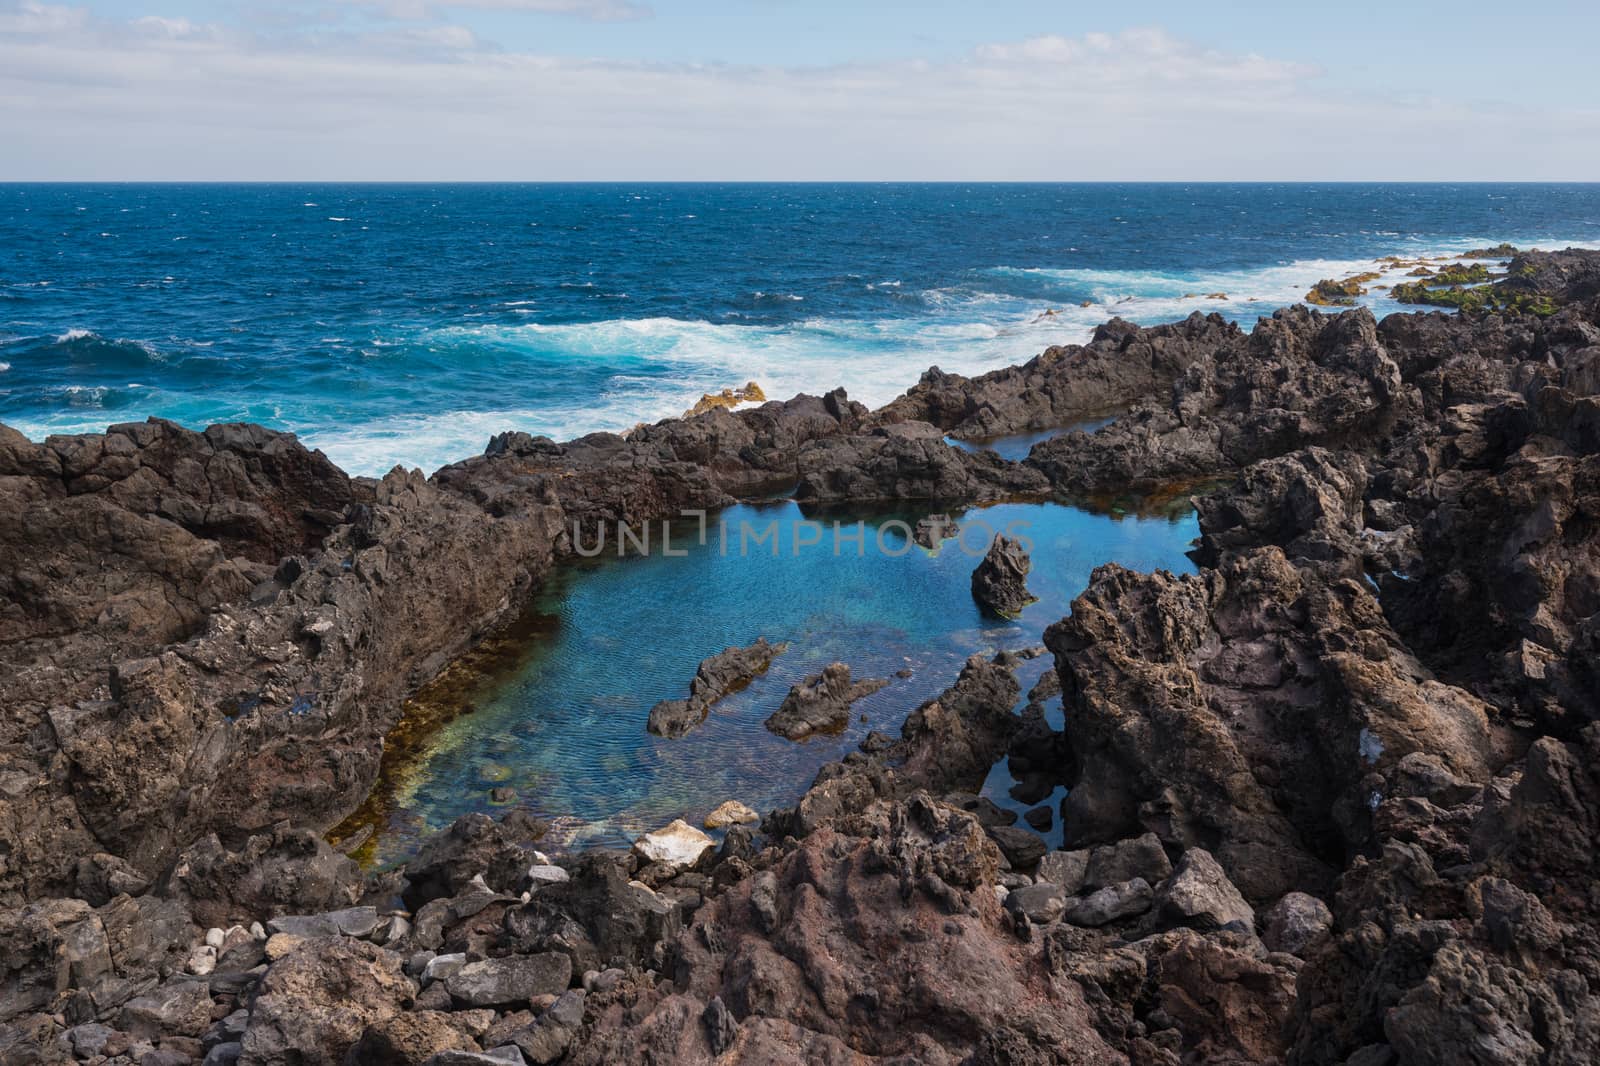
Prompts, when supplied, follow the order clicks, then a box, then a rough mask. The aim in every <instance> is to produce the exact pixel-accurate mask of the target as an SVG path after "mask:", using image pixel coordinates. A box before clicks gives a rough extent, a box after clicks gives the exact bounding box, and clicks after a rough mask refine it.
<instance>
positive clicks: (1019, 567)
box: [972, 534, 1037, 618]
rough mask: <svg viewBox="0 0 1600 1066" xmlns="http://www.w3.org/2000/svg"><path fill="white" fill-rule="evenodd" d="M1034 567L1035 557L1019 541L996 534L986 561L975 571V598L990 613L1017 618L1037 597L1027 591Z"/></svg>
mask: <svg viewBox="0 0 1600 1066" xmlns="http://www.w3.org/2000/svg"><path fill="white" fill-rule="evenodd" d="M1031 569H1033V560H1031V559H1029V558H1028V553H1027V552H1026V551H1024V550H1023V548H1022V543H1021V542H1020V541H1017V540H1013V539H1012V538H1011V537H1007V536H1005V535H1004V534H1002V535H1000V536H997V537H995V538H994V542H993V543H992V544H990V545H989V551H988V553H987V554H985V555H984V557H983V562H981V563H979V564H978V568H977V569H976V570H974V571H973V572H972V598H973V599H974V600H977V601H978V606H980V607H982V608H983V609H984V610H986V611H988V612H990V613H991V614H995V615H999V616H1000V617H1002V618H1014V617H1016V616H1017V615H1019V614H1021V613H1022V609H1023V608H1024V607H1026V606H1028V604H1030V603H1032V602H1034V600H1035V599H1037V597H1035V596H1033V595H1031V594H1030V593H1029V592H1028V571H1029V570H1031Z"/></svg>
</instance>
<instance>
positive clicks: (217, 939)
mask: <svg viewBox="0 0 1600 1066" xmlns="http://www.w3.org/2000/svg"><path fill="white" fill-rule="evenodd" d="M227 935H228V934H227V933H224V932H223V931H222V930H221V929H218V928H216V927H215V926H213V927H212V928H210V929H207V930H206V947H208V948H220V947H222V942H223V940H224V939H226V938H227Z"/></svg>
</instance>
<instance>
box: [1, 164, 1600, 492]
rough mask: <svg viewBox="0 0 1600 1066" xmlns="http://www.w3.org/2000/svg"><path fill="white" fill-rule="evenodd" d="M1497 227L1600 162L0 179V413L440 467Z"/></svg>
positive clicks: (969, 359) (1582, 190) (1577, 224)
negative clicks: (960, 176) (1493, 175)
mask: <svg viewBox="0 0 1600 1066" xmlns="http://www.w3.org/2000/svg"><path fill="white" fill-rule="evenodd" d="M1500 241H1511V242H1514V243H1519V244H1525V245H1526V244H1535V243H1536V244H1543V245H1563V244H1567V243H1572V242H1589V243H1594V242H1600V185H1448V184H1431V185H1367V184H1334V185H1284V184H1192V185H1187V184H1171V185H1162V184H1154V185H1151V184H1126V185H1118V184H1088V185H1071V184H1067V185H1004V184H1001V185H984V184H963V185H918V184H862V185H848V184H846V185H837V184H818V185H759V184H708V185H0V422H5V423H8V424H11V425H14V426H16V427H17V428H19V429H21V430H22V431H24V432H25V433H27V434H29V435H31V436H34V437H40V436H42V435H44V434H46V433H52V432H54V433H66V432H85V431H92V430H98V429H103V428H104V427H105V426H106V424H107V423H110V422H123V421H129V420H140V419H143V418H145V417H147V416H149V415H161V416H163V417H167V418H172V419H175V420H177V421H179V422H182V423H184V424H187V425H191V426H203V425H205V424H207V423H209V422H220V421H254V422H261V423H264V424H266V425H269V426H272V427H274V428H281V429H289V430H293V431H295V432H297V433H299V434H300V435H301V436H302V437H303V438H304V439H305V440H306V441H307V442H308V443H309V444H311V445H312V446H314V447H319V448H322V449H324V450H325V451H326V452H327V453H328V455H329V456H330V457H331V458H332V459H333V460H334V461H335V462H337V463H339V464H340V465H342V466H343V467H345V468H346V469H347V470H350V471H351V472H353V473H361V474H381V473H383V472H384V471H386V470H388V469H389V468H390V467H391V466H393V465H394V464H396V463H406V464H409V465H417V466H421V467H423V468H425V469H428V470H433V469H436V468H437V467H439V466H441V465H443V464H445V463H447V462H452V461H454V460H457V459H460V458H463V457H465V456H467V455H472V454H476V453H478V452H480V451H481V450H482V449H483V446H484V444H485V443H486V442H487V441H488V439H489V438H490V437H491V436H492V435H494V434H495V433H499V432H501V431H503V430H507V429H520V430H526V431H529V432H532V433H543V434H547V435H549V436H551V437H553V438H556V439H558V440H559V439H565V438H570V437H574V436H579V435H581V434H584V433H588V432H592V431H595V430H622V429H626V428H628V427H630V426H633V425H635V424H637V423H638V422H640V421H653V420H655V419H658V418H662V417H666V416H669V415H675V414H678V413H681V412H682V411H684V410H685V409H686V408H688V407H689V406H691V405H692V404H693V403H694V402H695V401H696V400H697V399H699V397H700V395H701V394H702V393H705V392H711V391H716V390H720V389H722V388H724V387H727V386H732V385H742V384H744V383H745V382H746V381H749V380H752V379H753V380H755V381H757V382H758V383H759V384H761V385H762V387H763V388H764V389H765V390H766V392H767V394H768V395H769V396H775V397H781V398H787V397H789V396H792V395H793V394H795V393H796V392H801V391H808V392H821V391H825V390H827V389H830V388H833V387H835V386H838V385H843V386H845V387H846V388H847V389H848V390H849V391H850V394H851V396H853V397H855V398H856V399H859V400H861V401H863V402H865V403H868V404H870V405H873V406H876V405H879V404H882V403H885V402H887V401H888V400H890V399H892V398H893V397H894V396H896V395H897V394H898V393H900V392H901V391H902V390H904V389H905V388H906V387H907V386H908V385H910V384H911V383H913V382H914V381H916V379H917V376H918V375H919V374H921V373H922V371H923V370H924V369H926V368H927V367H928V366H929V365H930V364H938V365H939V366H941V367H942V368H944V369H945V370H947V371H951V372H960V373H976V372H981V371H984V370H989V369H993V368H995V367H999V366H1005V365H1009V364H1012V363H1018V362H1021V361H1023V360H1026V359H1028V358H1030V357H1032V356H1034V355H1037V354H1038V353H1039V352H1040V351H1041V350H1042V349H1043V348H1045V347H1046V346H1048V345H1051V344H1058V343H1069V342H1075V341H1082V340H1084V339H1085V338H1086V337H1087V336H1088V335H1089V332H1090V331H1091V330H1092V329H1093V328H1094V327H1095V326H1096V325H1098V324H1099V323H1101V322H1103V321H1105V320H1106V319H1107V318H1108V317H1110V316H1112V315H1120V316H1122V317H1124V318H1128V319H1130V320H1132V321H1135V322H1139V323H1155V322H1163V321H1168V320H1170V319H1173V318H1178V317H1182V316H1184V315H1187V314H1189V313H1190V312H1191V311H1195V310H1200V311H1206V312H1216V313H1219V314H1222V315H1225V316H1227V317H1229V318H1233V319H1235V320H1238V321H1240V322H1243V323H1246V324H1249V323H1251V322H1254V320H1255V319H1256V318H1257V317H1258V316H1260V315H1263V314H1268V313H1270V312H1271V311H1272V310H1274V309H1275V308H1277V307H1280V306H1282V305H1284V304H1287V303H1291V302H1294V301H1295V300H1298V299H1300V298H1301V297H1302V295H1303V294H1304V293H1305V291H1306V290H1307V289H1308V288H1309V287H1310V286H1311V285H1312V284H1314V283H1315V282H1316V281H1318V280H1320V279H1322V278H1329V277H1344V276H1348V275H1350V274H1353V273H1355V272H1357V271H1360V270H1365V269H1371V267H1372V260H1373V258H1374V257H1377V256H1384V255H1405V256H1414V255H1427V254H1432V253H1448V252H1459V251H1462V250H1465V249H1468V248H1473V247H1479V246H1483V245H1487V244H1495V243H1498V242H1500ZM1213 293H1226V294H1227V296H1228V299H1227V300H1212V299H1208V298H1207V297H1208V296H1209V295H1210V294H1213ZM1365 301H1366V302H1368V303H1370V304H1371V305H1372V306H1373V307H1374V309H1375V310H1377V311H1378V312H1379V313H1383V312H1386V311H1390V310H1394V309H1395V306H1396V305H1395V304H1393V303H1392V302H1391V301H1389V300H1387V298H1386V297H1385V295H1384V293H1383V292H1381V291H1378V290H1374V291H1373V293H1372V294H1371V295H1370V296H1368V297H1366V298H1365ZM1085 305H1086V306H1085ZM1046 311H1054V312H1056V313H1055V314H1049V315H1047V314H1045V312H1046Z"/></svg>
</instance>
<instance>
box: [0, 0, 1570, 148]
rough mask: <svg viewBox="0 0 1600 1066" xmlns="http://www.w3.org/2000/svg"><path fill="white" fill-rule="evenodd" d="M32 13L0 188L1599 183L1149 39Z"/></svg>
mask: <svg viewBox="0 0 1600 1066" xmlns="http://www.w3.org/2000/svg"><path fill="white" fill-rule="evenodd" d="M480 2H494V0H480ZM504 2H507V3H510V2H522V3H525V2H526V0H504ZM55 10H57V9H48V11H55ZM59 10H63V11H64V10H66V9H59ZM48 11H47V9H42V8H37V7H36V6H34V5H30V6H24V7H18V8H16V9H15V11H14V12H13V13H12V14H8V15H0V18H4V19H8V20H10V21H6V22H0V143H4V144H6V145H7V151H6V152H5V153H4V154H3V155H0V179H7V178H10V179H21V178H45V179H49V178H128V179H141V178H144V179H163V178H165V179H185V178H189V179H235V178H236V179H242V178H255V179H273V178H281V179H295V178H304V179H362V178H366V179H396V180H411V179H416V180H447V179H504V180H514V179H525V180H540V179H606V178H614V179H663V180H666V179H730V180H732V179H741V178H747V179H794V180H804V179H822V180H826V179H841V180H843V179H892V178H901V179H915V178H922V179H951V180H983V179H997V180H1004V179H1019V180H1089V179H1106V180H1111V179H1177V180H1203V179H1294V178H1303V179H1338V178H1438V179H1457V178H1474V177H1477V178H1492V177H1508V178H1509V177H1523V178H1529V179H1534V178H1542V177H1569V176H1573V175H1582V174H1590V173H1594V172H1595V171H1596V168H1597V164H1600V116H1597V114H1596V113H1595V112H1594V111H1593V110H1590V111H1587V112H1578V111H1567V112H1561V111H1555V110H1547V111H1540V112H1527V111H1524V110H1521V109H1517V108H1511V107H1491V108H1484V107H1474V106H1469V105H1467V104H1464V103H1459V102H1454V101H1452V100H1448V99H1443V100H1440V99H1424V100H1421V101H1418V100H1415V99H1411V100H1406V101H1404V102H1400V101H1389V100H1384V99H1373V98H1362V97H1357V96H1351V95H1347V94H1341V93H1335V92H1331V91H1330V90H1328V89H1327V88H1326V87H1324V86H1322V85H1321V84H1320V83H1319V79H1318V74H1317V72H1316V71H1313V70H1309V69H1307V68H1305V67H1302V66H1300V65H1297V64H1294V63H1288V62H1283V61H1279V60H1274V59H1270V58H1264V57H1261V56H1255V55H1249V54H1232V53H1224V52H1218V51H1215V50H1210V49H1205V48H1200V47H1198V46H1195V45H1194V44H1192V43H1190V42H1186V41H1184V40H1181V39H1178V38H1175V37H1173V36H1171V35H1169V34H1167V33H1164V32H1161V31H1159V30H1145V31H1137V32H1132V33H1122V34H1113V35H1107V34H1090V35H1085V36H1080V37H1062V36H1049V37H1039V38H1035V39H1033V40H1028V41H1020V42H1010V43H998V44H992V45H988V46H985V47H983V48H980V49H977V50H975V51H974V52H973V53H972V54H970V55H968V56H966V57H964V58H962V59H958V60H951V61H939V62H934V61H916V62H894V63H857V64H845V65H838V66H829V67H778V66H742V65H690V64H651V63H639V62H623V61H615V60H605V59H588V60H583V59H568V58H558V57H550V56H538V55H527V54H513V53H505V52H500V51H497V50H496V49H494V48H492V47H486V46H484V44H483V43H482V42H480V41H478V40H477V39H476V38H475V37H473V36H472V34H471V33H470V32H469V31H468V30H466V29H464V28H461V27H452V26H448V25H439V26H431V27H416V28H415V29H413V30H410V31H400V32H394V31H391V30H381V29H380V31H378V32H374V33H369V34H364V35H361V34H355V33H351V32H348V31H346V32H342V33H341V32H331V31H329V32H324V33H319V34H310V35H306V36H301V37H289V38H282V37H269V38H252V37H248V36H245V35H243V34H241V33H237V32H222V31H219V30H216V29H215V28H203V27H192V26H188V25H187V24H181V25H177V24H176V23H173V22H168V21H162V22H160V23H158V24H145V25H143V26H137V27H136V26H129V25H128V24H126V23H123V24H110V23H102V22H92V23H84V22H82V21H77V22H73V21H71V20H67V19H64V18H62V17H61V16H60V15H55V14H49V13H48ZM17 19H27V20H29V21H28V25H29V26H37V25H38V24H39V20H40V19H46V20H49V21H51V22H52V25H53V28H48V29H44V30H40V29H23V28H20V26H21V24H20V23H17V22H16V21H15V20H17ZM174 26H176V29H177V30H179V31H180V32H174ZM154 30H160V31H161V32H153V31H154ZM1479 89H1480V91H1483V87H1479Z"/></svg>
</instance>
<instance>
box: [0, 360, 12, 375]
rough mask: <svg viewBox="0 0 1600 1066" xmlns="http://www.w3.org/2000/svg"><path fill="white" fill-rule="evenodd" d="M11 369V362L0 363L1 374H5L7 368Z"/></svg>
mask: <svg viewBox="0 0 1600 1066" xmlns="http://www.w3.org/2000/svg"><path fill="white" fill-rule="evenodd" d="M10 369H11V364H10V363H0V374H4V373H5V372H6V371H7V370H10Z"/></svg>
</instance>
